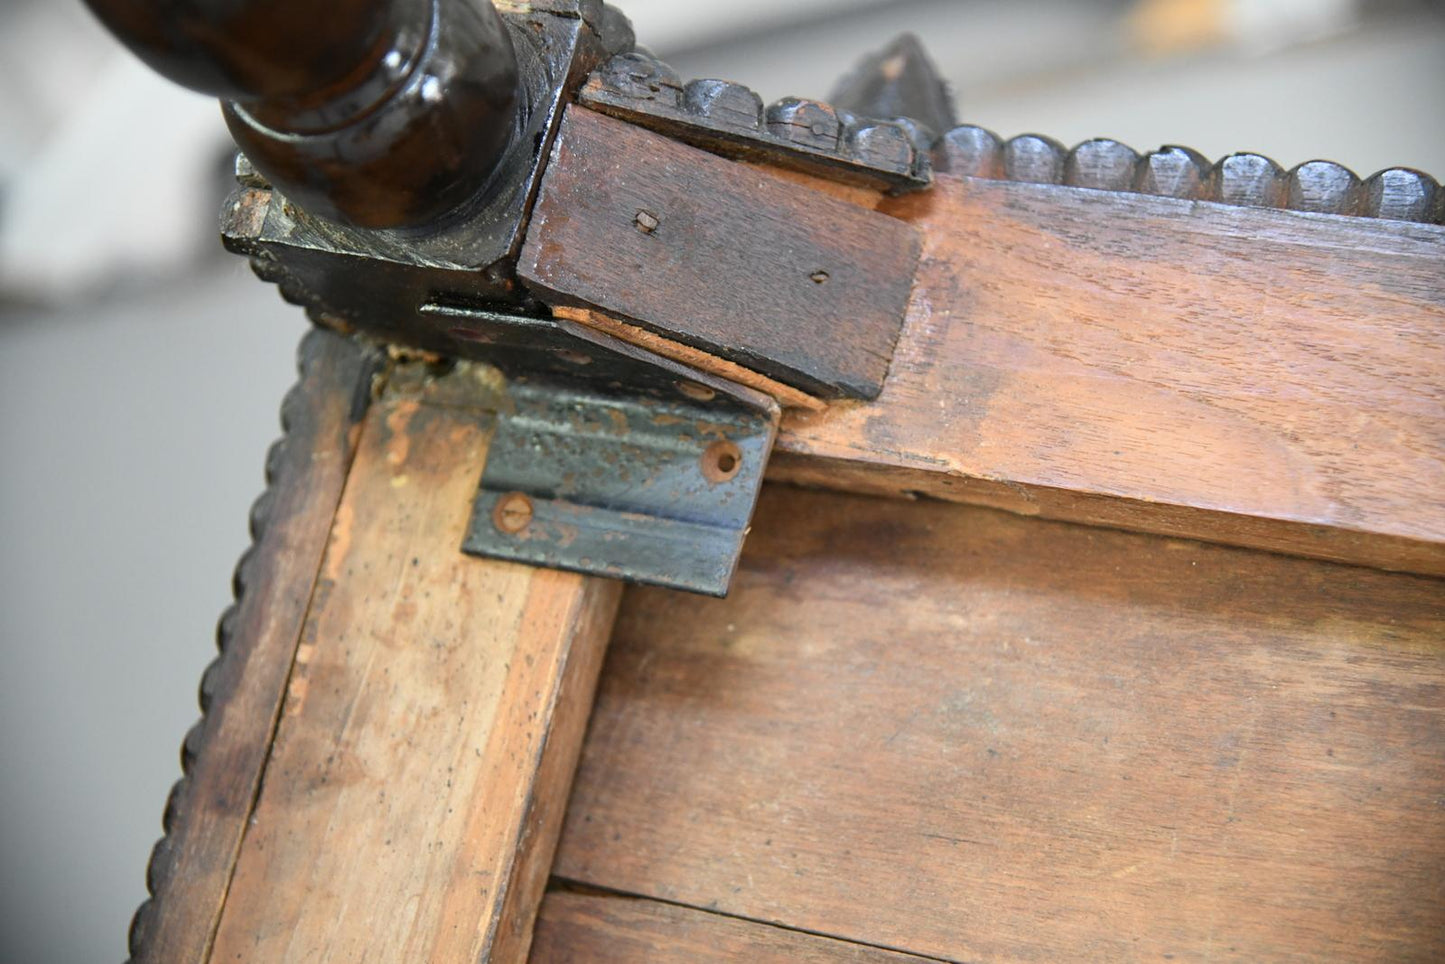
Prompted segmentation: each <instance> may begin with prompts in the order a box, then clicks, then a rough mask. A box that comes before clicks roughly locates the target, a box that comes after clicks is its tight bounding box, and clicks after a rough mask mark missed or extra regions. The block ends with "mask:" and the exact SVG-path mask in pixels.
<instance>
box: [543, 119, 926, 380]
mask: <svg viewBox="0 0 1445 964" xmlns="http://www.w3.org/2000/svg"><path fill="white" fill-rule="evenodd" d="M920 243H921V242H920V236H919V234H918V232H917V231H916V229H914V228H913V227H912V226H911V225H908V224H905V223H904V222H902V221H899V220H897V219H895V218H892V217H888V216H887V215H884V214H880V213H878V212H877V211H873V210H869V209H866V208H863V207H860V206H858V205H856V204H850V203H848V202H846V201H842V200H839V199H838V198H835V197H832V196H830V195H828V194H826V193H824V192H822V191H818V190H813V189H811V188H808V187H806V186H803V185H799V184H796V183H792V182H789V181H786V180H783V179H781V178H779V177H775V176H773V175H772V174H770V173H768V172H766V171H761V170H759V169H757V168H755V167H751V166H749V165H746V164H740V163H738V162H736V161H729V160H726V159H724V158H720V157H717V156H715V155H713V154H709V153H707V152H706V151H701V150H698V149H697V148H693V147H688V146H687V145H685V144H679V143H677V142H675V141H672V140H669V139H668V138H666V137H663V136H661V135H659V134H656V133H654V132H652V131H648V130H644V129H642V128H640V127H635V126H633V125H631V124H627V123H623V122H622V121H619V120H615V119H614V118H611V117H606V116H603V115H601V114H598V113H595V112H593V111H589V110H586V109H584V108H578V107H570V108H568V110H567V114H566V116H565V117H564V118H563V124H562V130H561V132H560V134H559V135H558V141H557V145H556V148H555V149H554V151H553V154H552V160H551V162H550V163H549V165H548V169H547V173H546V176H545V177H544V179H543V184H542V193H541V196H540V197H539V199H538V202H537V206H536V208H535V210H534V212H533V216H532V224H531V226H530V227H529V229H528V233H527V242H526V245H525V247H524V248H523V251H522V257H521V260H520V262H519V264H518V274H519V275H520V276H521V277H522V278H523V279H524V280H525V281H526V282H527V284H528V286H529V287H530V288H531V289H532V290H533V292H534V293H536V294H537V295H538V297H540V298H541V299H542V300H543V301H546V302H548V303H550V304H554V305H558V304H561V305H575V306H581V307H585V308H598V309H601V310H602V311H604V312H606V313H608V314H610V315H613V316H616V317H620V318H623V319H626V320H628V321H632V322H635V323H636V324H638V325H640V326H642V327H644V328H648V329H650V330H652V331H655V332H657V333H659V334H662V335H664V336H665V337H667V338H670V339H673V340H675V341H679V342H682V343H683V344H686V345H691V346H693V347H695V348H701V349H703V350H705V351H708V352H711V353H712V354H715V355H718V356H720V357H722V358H725V359H727V360H729V361H733V362H736V363H738V364H740V365H743V366H745V367H748V368H751V369H753V370H755V371H760V372H762V373H763V374H766V375H768V376H770V377H773V378H776V379H778V380H779V381H782V382H785V383H787V384H790V385H793V386H795V387H797V388H801V389H803V390H804V391H807V392H810V393H812V394H815V395H820V396H826V397H839V396H848V397H858V398H874V397H876V396H877V395H878V393H879V391H880V390H881V388H882V385H883V379H884V377H885V376H886V375H887V372H888V364H889V360H890V359H891V357H892V355H893V347H894V344H895V342H896V341H897V339H898V333H899V330H900V328H901V327H902V324H903V317H904V312H905V309H906V307H907V303H908V295H909V291H910V289H911V287H912V283H913V274H914V269H915V267H916V266H917V263H918V255H919V249H920Z"/></svg>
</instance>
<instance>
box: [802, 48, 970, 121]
mask: <svg viewBox="0 0 1445 964" xmlns="http://www.w3.org/2000/svg"><path fill="white" fill-rule="evenodd" d="M829 100H830V101H831V102H832V103H833V106H835V107H837V108H838V109H839V110H846V111H849V112H850V113H853V114H857V115H858V116H859V117H869V118H875V119H878V120H892V119H893V118H897V117H908V118H911V119H913V120H915V121H918V122H919V123H921V124H925V125H927V126H928V127H930V128H931V129H933V130H934V131H935V132H937V131H946V130H948V129H949V128H951V127H953V126H954V125H955V124H957V123H958V121H957V119H956V118H955V116H954V106H953V98H952V96H950V95H949V93H948V86H947V85H946V84H945V83H944V81H943V78H942V77H940V76H939V73H938V69H937V68H936V67H934V65H933V61H932V60H930V59H929V57H928V54H927V52H925V51H924V49H923V44H922V43H920V42H919V40H918V38H917V37H915V36H914V35H913V34H911V33H906V34H903V35H902V36H901V37H899V38H898V39H897V40H894V41H893V42H892V43H891V44H889V45H888V46H887V47H885V48H884V49H883V50H881V51H879V52H878V53H875V54H870V55H869V56H868V57H866V58H864V59H863V61H862V62H861V63H859V64H858V66H857V67H855V68H854V69H853V72H852V73H850V74H849V75H848V76H846V77H844V78H843V79H842V80H841V81H840V82H839V83H838V86H837V88H836V89H835V90H834V91H833V95H832V96H831V97H830V98H829Z"/></svg>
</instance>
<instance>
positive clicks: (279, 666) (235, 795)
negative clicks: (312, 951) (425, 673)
mask: <svg viewBox="0 0 1445 964" xmlns="http://www.w3.org/2000/svg"><path fill="white" fill-rule="evenodd" d="M300 368H301V376H302V377H301V381H300V383H299V384H298V385H297V387H296V388H295V389H294V390H293V391H292V392H291V394H290V395H288V396H287V399H286V404H285V405H284V406H283V408H282V424H283V426H284V428H285V431H286V436H285V438H284V439H283V440H282V441H281V442H280V443H278V444H277V446H276V447H275V448H273V449H272V451H271V456H270V458H269V459H268V461H267V466H266V474H267V480H268V483H269V488H268V490H267V492H266V494H265V495H264V496H262V498H261V500H260V501H259V502H257V504H256V508H255V510H253V512H252V517H251V518H252V532H253V534H254V536H255V544H254V545H253V547H252V548H251V550H250V552H248V553H247V554H246V557H245V558H244V559H243V560H242V561H241V564H240V566H239V567H238V568H237V571H236V591H237V600H236V605H235V606H234V607H232V609H231V610H230V611H229V612H227V613H226V615H225V617H224V618H223V619H222V620H221V627H220V630H219V632H218V638H219V643H220V647H221V655H220V656H219V657H218V658H217V660H216V662H215V663H213V664H212V665H211V667H210V668H209V669H208V670H207V671H206V675H205V679H204V680H203V682H202V687H201V700H202V706H203V708H204V709H205V716H204V718H203V719H202V720H201V722H200V723H198V724H197V725H196V727H195V728H194V729H193V730H192V731H191V733H190V734H189V735H188V736H187V737H186V744H185V749H184V750H183V752H182V762H183V766H184V768H185V771H186V776H185V778H184V779H182V780H181V782H179V783H177V784H176V787H175V789H174V790H173V791H172V792H171V797H170V800H169V801H168V803H167V805H166V815H165V830H166V836H165V837H164V838H163V839H162V840H161V841H160V843H158V844H157V845H156V849H155V852H154V854H153V855H152V857H151V864H150V868H149V871H148V873H147V883H148V886H149V888H150V891H151V893H152V895H153V897H152V899H150V900H149V901H147V902H146V903H145V904H144V905H143V906H142V907H141V909H140V910H139V911H138V912H137V913H136V916H135V921H134V922H133V923H132V925H131V933H130V953H131V959H132V960H133V961H135V962H136V964H152V962H154V964H200V962H202V961H204V960H206V958H207V955H208V952H209V949H210V945H211V938H212V936H213V935H214V934H215V930H216V925H217V923H218V922H219V920H220V913H221V906H222V903H223V902H224V900H225V895H226V890H227V888H228V886H229V885H230V881H231V873H232V870H233V868H234V866H235V861H236V855H237V852H238V851H239V849H240V846H241V838H242V836H243V834H244V833H245V827H246V820H247V818H248V817H249V816H250V814H251V808H252V806H253V804H254V802H255V798H256V792H257V789H258V787H259V784H260V779H261V769H262V767H263V765H264V763H265V760H266V753H267V750H268V748H269V746H270V742H271V734H272V732H273V729H274V727H275V722H276V715H277V712H278V710H279V708H280V705H281V698H282V694H283V691H284V689H285V686H286V677H287V673H288V672H289V669H290V666H291V659H292V655H293V653H294V652H295V649H296V643H297V640H298V638H299V637H300V635H301V624H302V620H303V619H304V618H305V615H306V605H307V601H308V600H309V599H310V598H311V588H312V584H313V582H314V580H315V578H316V573H317V570H318V569H319V568H320V565H321V556H322V553H323V552H324V551H325V547H326V539H327V535H328V533H329V532H330V531H331V521H332V517H333V515H334V514H335V512H336V506H337V503H338V501H339V500H340V498H341V490H342V486H343V484H344V482H345V479H346V473H347V469H348V468H349V466H350V464H351V458H352V453H353V451H354V447H355V428H356V426H357V424H358V421H359V419H360V417H361V415H362V413H363V412H364V411H365V408H366V402H367V401H368V399H369V398H370V395H369V389H370V381H371V373H372V372H373V370H374V368H375V359H374V358H373V357H372V356H371V354H370V353H369V352H368V351H367V350H365V349H363V348H361V347H360V346H358V345H356V344H354V343H352V342H350V341H348V340H346V339H344V338H341V337H340V336H338V335H333V334H330V333H328V332H323V331H312V332H311V333H309V334H308V335H307V336H306V338H305V339H304V340H303V341H302V343H301V349H300Z"/></svg>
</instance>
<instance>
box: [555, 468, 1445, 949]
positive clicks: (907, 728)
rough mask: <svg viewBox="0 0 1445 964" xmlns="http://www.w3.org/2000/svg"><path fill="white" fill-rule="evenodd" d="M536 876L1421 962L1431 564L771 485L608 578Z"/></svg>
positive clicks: (998, 936)
mask: <svg viewBox="0 0 1445 964" xmlns="http://www.w3.org/2000/svg"><path fill="white" fill-rule="evenodd" d="M554 873H555V874H557V875H558V876H559V877H560V878H563V879H566V880H569V881H574V882H578V883H580V884H582V885H586V886H592V887H597V888H604V889H607V890H611V891H616V892H622V893H627V894H632V895H637V896H642V897H647V898H653V899H658V900H663V901H668V902H673V903H678V904H683V905H687V906H691V907H693V908H698V909H705V910H709V911H714V912H717V913H721V914H725V915H729V916H735V917H739V918H745V919H749V920H753V921H757V922H766V923H772V924H776V925H781V926H784V927H787V928H789V929H793V930H801V931H807V932H811V933H815V934H820V935H828V936H832V937H834V938H839V939H845V940H849V941H854V942H858V943H863V944H869V945H874V946H879V947H887V948H891V949H894V950H898V951H905V952H910V953H915V954H920V955H925V956H929V957H935V958H938V959H942V960H948V961H957V962H976V961H989V962H1025V961H1030V962H1032V961H1057V960H1107V961H1132V960H1141V961H1142V960H1153V961H1157V960H1176V961H1262V960H1331V961H1337V960H1349V961H1435V960H1440V959H1442V957H1445V583H1442V582H1441V581H1439V580H1436V579H1431V578H1425V577H1419V576H1411V575H1403V574H1389V573H1382V572H1378V571H1374V570H1369V569H1363V568H1358V567H1350V566H1339V565H1334V564H1330V563H1324V562H1318V561H1314V560H1305V559H1297V558H1289V557H1285V556H1280V555H1275V554H1271V553H1260V552H1251V551H1247V550H1240V549H1234V548H1228V547H1222V546H1211V545H1206V544H1203V543H1199V542H1194V541H1182V540H1171V539H1166V538H1162V537H1157V536H1143V535H1137V534H1131V533H1124V532H1117V531H1106V530H1100V529H1092V528H1087V527H1081V526H1074V525H1069V524H1064V523H1058V522H1052V521H1045V520H1039V519H1022V518H1018V517H1016V516H1013V515H1009V514H1005V513H1000V512H995V511H991V510H986V509H977V508H971V507H962V506H950V505H943V504H910V503H906V502H900V501H888V500H874V499H867V498H862V497H854V496H841V495H828V494H823V493H810V492H804V491H801V490H794V489H788V488H776V487H774V488H772V489H771V490H770V491H768V492H767V493H765V496H764V499H763V502H762V505H761V507H760V510H759V513H758V516H757V520H756V525H755V529H754V533H753V537H752V540H751V542H750V543H749V547H748V551H747V554H746V556H745V558H744V561H743V565H742V568H741V571H740V573H739V576H738V579H737V583H736V586H735V590H734V594H733V596H732V598H731V599H728V600H725V601H710V600H702V599H696V598H690V597H687V596H682V595H676V594H669V593H665V592H655V591H649V590H634V591H632V592H630V593H629V595H628V596H627V598H626V601H625V603H624V606H623V612H622V615H621V617H620V618H619V621H618V624H617V628H616V631H615V634H614V639H613V644H612V650H611V654H610V656H609V659H608V663H607V666H606V669H605V671H604V673H603V680H602V685H601V689H600V693H599V696H598V700H597V704H596V707H595V710H594V714H593V719H592V724H591V729H590V732H589V736H588V740H587V744H586V747H585V750H584V753H583V758H582V763H581V767H580V770H579V774H578V777H577V783H576V787H575V790H574V794H573V798H572V801H571V804H570V807H569V810H568V816H567V824H566V828H565V830H564V833H563V838H562V843H561V846H560V848H559V851H558V855H557V861H556V865H555V868H554Z"/></svg>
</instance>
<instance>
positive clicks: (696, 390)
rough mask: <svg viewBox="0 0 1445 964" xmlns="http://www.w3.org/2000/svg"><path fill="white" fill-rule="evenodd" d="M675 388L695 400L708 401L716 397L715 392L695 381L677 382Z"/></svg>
mask: <svg viewBox="0 0 1445 964" xmlns="http://www.w3.org/2000/svg"><path fill="white" fill-rule="evenodd" d="M677 390H678V391H679V392H682V394H684V395H686V396H687V397H688V398H690V399H692V400H693V401H695V402H710V401H712V400H713V399H714V398H717V392H715V391H713V390H712V389H711V388H708V387H707V386H706V385H699V384H698V383H697V382H678V383H677Z"/></svg>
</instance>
